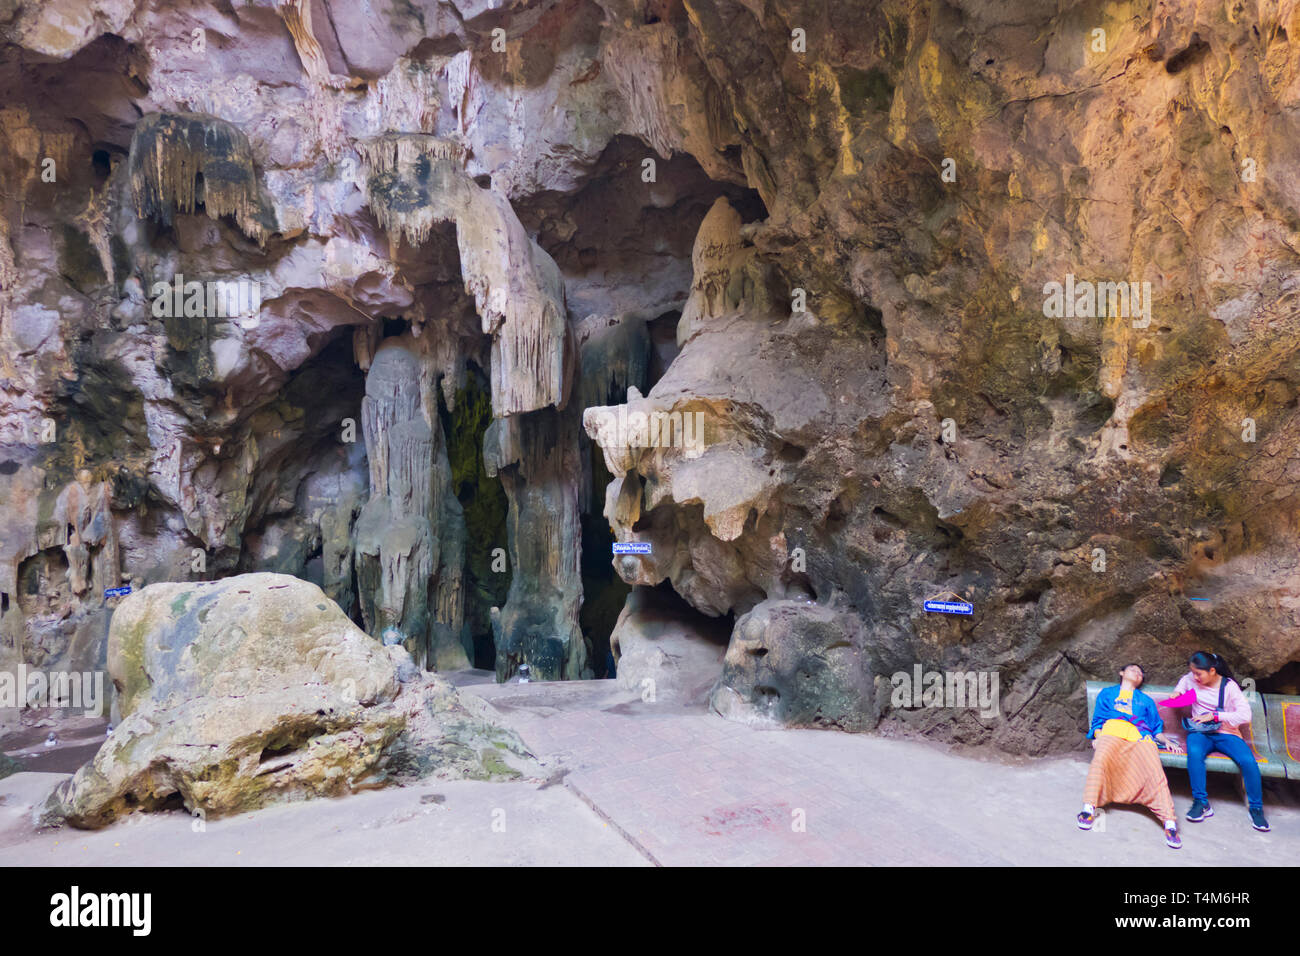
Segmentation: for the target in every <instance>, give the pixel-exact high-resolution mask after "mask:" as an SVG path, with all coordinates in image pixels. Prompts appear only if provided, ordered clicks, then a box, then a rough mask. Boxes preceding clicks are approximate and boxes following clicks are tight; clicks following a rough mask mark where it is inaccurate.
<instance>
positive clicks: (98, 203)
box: [73, 185, 116, 285]
mask: <svg viewBox="0 0 1300 956" xmlns="http://www.w3.org/2000/svg"><path fill="white" fill-rule="evenodd" d="M108 197H109V192H108V186H107V185H105V186H104V188H103V189H101V190H100V191H99V192H95V190H93V189H92V190H91V191H90V199H89V200H87V202H86V208H85V209H83V210H82V211H81V213H80V214H78V215H77V216H76V217H75V218H74V219H73V221H74V222H75V223H76V224H77V225H79V226H81V228H83V229H84V230H86V235H87V236H89V237H90V244H91V245H92V246H93V247H94V249H95V252H96V253H98V254H99V265H100V268H102V269H103V270H104V275H105V276H107V277H108V283H109V285H112V284H113V283H114V282H115V281H116V280H115V278H114V270H113V253H112V250H111V249H110V248H109V239H110V230H111V225H110V223H109V209H108V205H109V198H108Z"/></svg>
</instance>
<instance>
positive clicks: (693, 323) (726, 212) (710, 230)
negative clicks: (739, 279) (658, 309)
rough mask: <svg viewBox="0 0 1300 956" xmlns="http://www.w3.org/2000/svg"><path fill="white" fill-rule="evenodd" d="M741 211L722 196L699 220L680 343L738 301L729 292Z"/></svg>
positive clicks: (739, 247) (679, 334)
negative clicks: (693, 274) (689, 292)
mask: <svg viewBox="0 0 1300 956" xmlns="http://www.w3.org/2000/svg"><path fill="white" fill-rule="evenodd" d="M740 224H741V223H740V214H739V213H737V212H736V210H734V209H732V208H731V203H729V202H727V200H726V198H725V197H723V196H719V197H718V198H717V199H716V200H714V202H713V206H712V208H710V209H709V214H708V215H707V216H705V217H704V221H703V222H702V223H700V231H699V232H698V233H696V235H695V246H694V248H693V249H692V250H691V264H692V266H693V268H694V271H695V278H694V281H692V283H691V295H690V298H689V299H687V301H686V307H685V308H684V309H682V317H681V319H680V320H679V321H678V323H677V344H678V345H684V344H685V343H686V341H687V340H688V339H689V338H690V337H691V335H692V334H694V332H695V330H696V329H697V328H698V327H699V326H700V325H701V324H702V323H703V322H704V321H705V320H707V319H711V318H715V317H716V316H719V315H722V314H723V313H724V312H726V311H727V310H728V309H730V308H734V307H735V306H736V305H737V304H738V300H737V297H735V296H733V295H731V294H730V293H729V286H730V285H731V276H732V270H733V268H734V267H735V263H734V259H735V257H736V255H737V253H739V252H740V251H741V240H740Z"/></svg>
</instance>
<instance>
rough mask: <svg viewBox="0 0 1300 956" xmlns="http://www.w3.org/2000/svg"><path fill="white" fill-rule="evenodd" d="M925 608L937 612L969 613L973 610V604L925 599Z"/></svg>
mask: <svg viewBox="0 0 1300 956" xmlns="http://www.w3.org/2000/svg"><path fill="white" fill-rule="evenodd" d="M925 609H926V610H927V611H935V612H937V613H939V614H971V613H973V612H974V611H975V605H974V604H967V603H966V602H965V601H926V602H925Z"/></svg>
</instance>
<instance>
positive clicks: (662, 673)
mask: <svg viewBox="0 0 1300 956" xmlns="http://www.w3.org/2000/svg"><path fill="white" fill-rule="evenodd" d="M730 637H731V631H730V628H729V627H728V626H727V622H726V621H724V620H711V619H709V618H705V617H701V616H700V615H698V614H694V613H692V611H691V608H690V606H689V605H688V604H686V603H685V602H684V601H681V600H680V599H678V600H676V601H673V600H671V599H668V598H666V596H665V595H662V594H661V593H658V592H657V591H654V590H652V589H650V588H634V589H633V590H632V593H631V594H630V595H628V599H627V603H625V604H624V605H623V611H622V613H621V614H619V616H618V621H617V622H616V623H615V625H614V632H613V634H612V635H611V636H610V641H609V643H610V648H611V650H612V651H613V653H614V659H615V661H616V662H617V665H618V684H619V686H620V687H622V688H624V689H626V690H630V691H635V692H637V693H639V694H641V695H642V698H643V699H645V700H648V701H670V702H681V703H687V704H693V703H699V702H701V701H705V700H707V699H708V697H709V693H710V691H712V690H713V688H714V686H715V685H716V684H717V682H718V678H719V677H720V676H721V674H722V661H723V656H724V655H725V654H726V652H727V642H728V640H729V638H730Z"/></svg>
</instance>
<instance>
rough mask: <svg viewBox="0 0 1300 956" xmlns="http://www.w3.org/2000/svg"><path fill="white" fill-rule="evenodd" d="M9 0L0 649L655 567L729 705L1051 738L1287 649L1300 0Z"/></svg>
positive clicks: (573, 620)
mask: <svg viewBox="0 0 1300 956" xmlns="http://www.w3.org/2000/svg"><path fill="white" fill-rule="evenodd" d="M0 6H3V9H2V10H0V44H3V47H2V49H0V89H3V90H4V91H5V92H6V94H7V95H6V96H5V98H4V106H3V108H0V645H2V646H0V656H4V655H9V656H14V657H17V658H18V659H21V660H22V661H24V662H25V663H27V664H29V665H32V666H41V667H45V668H56V667H67V666H70V665H75V666H77V667H91V668H93V667H95V666H98V661H100V660H102V658H103V654H104V653H105V634H106V631H107V627H108V617H109V614H110V612H111V609H110V608H108V607H106V606H105V604H104V599H103V594H102V588H103V587H104V586H105V582H106V581H111V580H113V579H114V577H115V575H117V574H118V573H119V571H120V579H121V580H122V581H124V582H125V581H129V582H131V583H132V584H141V585H143V584H149V583H153V582H160V581H179V580H191V581H197V580H201V579H216V578H224V577H227V576H230V575H233V574H238V573H242V572H255V571H276V572H280V573H288V574H292V575H294V576H295V577H299V578H302V579H304V580H309V581H312V582H314V583H316V584H319V585H320V586H321V587H323V588H324V589H326V591H327V593H328V594H329V595H330V596H331V597H334V598H336V599H337V600H338V601H339V603H340V605H341V606H342V608H343V610H344V612H345V613H346V614H348V615H351V616H352V617H353V618H354V619H355V620H357V621H359V622H361V623H363V624H364V625H365V626H366V627H367V628H369V629H370V630H372V631H377V632H378V633H377V634H375V635H373V637H374V638H377V639H379V640H382V639H383V631H385V630H387V629H389V628H390V627H391V628H393V629H394V630H396V631H397V633H398V634H399V636H400V637H401V639H404V640H406V641H407V642H409V646H410V647H411V649H412V652H413V654H414V655H415V656H416V657H420V654H421V648H424V651H423V654H424V656H423V658H421V659H422V662H423V663H424V664H425V665H426V666H435V667H436V666H447V665H448V663H449V662H450V663H453V664H454V663H461V662H462V660H463V659H461V658H460V657H459V656H458V652H457V648H464V649H465V651H466V652H468V651H470V650H472V651H473V653H474V663H475V664H477V665H479V666H484V667H494V668H495V669H496V671H497V674H498V676H499V677H501V678H508V677H509V676H511V675H512V674H513V673H515V670H516V668H517V667H518V666H519V664H520V663H523V662H527V663H528V664H529V665H530V667H531V668H532V669H533V670H534V672H535V673H537V674H538V675H539V676H546V677H551V678H581V677H583V676H585V675H601V674H604V673H606V672H607V671H606V667H607V660H606V655H605V651H606V648H607V642H608V640H609V639H610V633H609V632H610V630H611V629H612V627H613V622H614V620H615V619H616V617H617V616H618V615H617V610H618V606H619V602H620V601H621V600H622V598H623V596H624V595H625V594H626V593H627V589H628V588H630V587H647V588H649V587H655V588H671V589H672V590H673V591H675V592H676V593H677V594H678V595H679V596H680V597H681V598H682V599H683V600H684V601H685V602H686V604H687V605H688V606H689V607H690V608H691V609H692V610H691V612H690V613H692V614H698V615H699V620H697V621H696V622H695V624H694V625H693V626H696V627H700V628H703V627H707V626H708V624H709V621H711V622H713V623H714V624H716V625H717V626H727V625H728V624H730V622H733V621H734V622H735V623H734V628H733V629H734V634H733V643H734V644H735V647H734V648H733V650H734V653H733V654H732V655H731V658H729V660H728V662H727V663H726V664H725V665H723V667H722V670H721V672H720V674H719V677H720V679H721V684H720V685H719V688H718V690H717V691H716V692H715V693H714V694H713V700H714V703H715V706H717V707H718V709H721V710H725V711H727V713H729V714H735V715H737V716H741V717H743V718H744V719H752V718H753V717H754V714H755V713H757V711H756V710H755V708H757V707H759V705H760V704H762V703H763V700H764V698H763V697H762V695H763V694H766V693H767V691H765V690H763V688H767V687H771V688H776V689H777V690H778V691H779V692H780V693H781V694H782V701H783V703H782V705H781V706H780V707H769V708H768V710H770V711H772V712H773V713H774V714H776V716H777V717H779V719H782V720H787V721H793V722H810V723H811V724H812V725H819V726H836V727H843V728H853V729H862V728H865V727H869V726H872V725H873V722H874V721H876V720H877V718H878V719H879V725H878V726H879V727H880V728H881V730H882V732H890V733H892V732H903V733H913V732H915V733H924V734H926V735H927V736H929V737H932V738H935V739H942V740H948V741H952V742H957V743H968V744H984V745H992V746H995V747H1000V748H1003V749H1005V750H1010V751H1015V752H1021V753H1045V752H1050V751H1058V750H1066V749H1070V748H1073V747H1075V746H1077V744H1078V741H1079V737H1080V730H1081V727H1082V725H1083V721H1084V705H1083V698H1082V692H1081V687H1082V684H1083V681H1084V680H1085V679H1087V678H1090V677H1097V676H1101V675H1106V674H1110V673H1111V672H1112V671H1113V667H1114V665H1115V664H1116V662H1118V661H1123V660H1131V659H1139V660H1142V661H1143V663H1144V664H1145V665H1148V673H1149V674H1150V676H1151V678H1152V679H1154V680H1167V679H1170V678H1173V677H1175V676H1177V674H1178V673H1179V672H1180V671H1181V669H1182V667H1183V665H1184V662H1185V659H1186V656H1187V653H1188V652H1189V651H1191V650H1193V649H1196V648H1198V647H1201V646H1206V647H1209V648H1211V649H1214V650H1217V651H1219V652H1221V653H1223V654H1224V655H1225V656H1226V657H1227V658H1228V659H1229V660H1231V661H1232V662H1233V664H1234V665H1236V669H1237V670H1238V671H1239V672H1240V673H1241V674H1242V675H1243V676H1249V677H1252V678H1254V679H1255V680H1256V682H1257V685H1258V687H1259V689H1261V690H1267V689H1269V688H1270V687H1274V686H1276V687H1282V686H1290V683H1291V682H1294V680H1295V672H1296V668H1297V667H1298V666H1300V663H1298V662H1300V609H1298V608H1297V604H1296V597H1297V592H1298V591H1300V578H1298V577H1297V570H1296V563H1295V561H1294V557H1293V555H1294V552H1295V544H1296V540H1297V538H1298V537H1300V523H1298V522H1297V520H1296V514H1297V509H1296V507H1295V501H1294V498H1295V495H1296V489H1297V478H1298V476H1300V471H1298V470H1297V466H1296V465H1295V464H1294V461H1293V456H1292V454H1291V452H1290V449H1291V448H1292V447H1293V446H1294V445H1295V444H1296V442H1295V440H1294V439H1295V438H1296V436H1297V435H1298V434H1300V403H1298V402H1297V396H1300V363H1297V361H1296V346H1295V343H1296V342H1297V341H1298V339H1297V336H1296V334H1295V333H1296V331H1297V326H1298V324H1300V320H1298V319H1297V311H1296V309H1295V308H1294V305H1295V288H1294V287H1295V252H1294V249H1295V248H1296V243H1297V239H1296V235H1295V234H1296V231H1297V225H1296V224H1297V222H1300V215H1297V207H1298V206H1300V183H1298V182H1297V180H1296V177H1295V176H1294V175H1293V174H1292V172H1291V171H1292V170H1293V168H1294V166H1295V161H1294V160H1295V157H1294V152H1295V149H1296V143H1297V142H1300V140H1298V139H1297V137H1296V136H1295V132H1296V129H1295V124H1296V121H1295V112H1296V111H1295V107H1296V104H1297V101H1298V100H1300V85H1298V84H1297V76H1300V50H1298V49H1297V46H1296V44H1297V42H1300V41H1298V40H1297V39H1296V38H1297V37H1300V9H1298V8H1297V6H1296V4H1295V3H1293V2H1291V0H1287V2H1284V3H1282V4H1274V5H1271V6H1270V5H1254V6H1251V5H1246V6H1245V7H1243V6H1241V5H1234V4H1228V5H1223V4H1220V5H1214V4H1206V3H1190V2H1189V3H1182V4H1171V3H1160V4H1156V5H1155V6H1153V7H1151V8H1150V9H1148V8H1146V7H1142V6H1135V5H1123V4H1121V5H1109V6H1096V5H1093V6H1087V5H1084V6H1064V7H1063V6H1061V5H1053V4H1043V3H1039V2H1034V0H1004V2H997V3H991V2H988V0H951V2H947V3H943V4H938V5H935V4H928V3H918V2H916V0H872V2H861V0H765V2H762V3H760V2H757V0H559V2H555V0H517V2H512V3H510V4H504V5H503V4H491V3H488V2H486V0H473V2H469V0H466V2H457V3H455V4H451V3H447V2H443V0H413V2H410V3H397V2H388V0H384V2H376V3H372V4H369V5H357V4H350V3H345V2H342V0H319V2H317V0H313V2H312V3H306V2H298V0H283V2H281V0H276V2H274V3H272V2H270V0H266V2H260V3H251V4H235V5H220V6H202V5H197V6H189V7H177V6H176V5H174V4H163V3H157V2H151V0H54V2H49V3H35V2H27V0H13V2H10V3H8V4H7V5H0ZM363 8H364V9H363ZM496 31H500V32H499V33H498V32H496ZM1099 34H1100V36H1101V37H1102V38H1103V42H1099V40H1098V36H1099ZM189 283H196V284H197V286H196V287H195V289H196V291H197V292H203V293H207V292H208V291H216V290H215V289H213V288H212V284H214V283H218V284H233V285H234V286H236V287H238V288H239V289H246V290H247V291H248V292H249V293H250V295H249V297H248V298H247V299H246V300H244V301H247V302H251V301H252V299H253V296H252V293H253V292H254V291H256V293H257V295H256V299H257V301H258V307H257V308H253V307H251V305H250V306H249V308H247V309H245V310H243V312H244V314H233V315H232V314H228V312H229V310H226V309H216V310H212V309H209V308H208V307H207V306H206V304H205V303H206V301H207V295H206V294H204V295H199V296H196V297H195V298H193V299H192V300H191V298H190V295H189V292H188V291H187V289H190V288H191V287H190V285H189ZM223 288H224V286H223ZM168 290H171V291H172V296H171V297H169V296H168V295H167V291H168ZM178 299H179V300H183V301H193V302H194V303H195V307H194V308H193V309H189V310H187V309H185V308H182V309H181V310H180V314H175V313H176V309H175V308H173V307H172V306H174V305H175V303H176V301H177V300H178ZM187 312H188V313H189V314H187ZM399 353H400V355H399ZM402 355H404V356H410V357H411V358H410V361H407V359H404V358H400V356H402ZM390 362H392V363H395V364H394V365H393V366H390V365H389V363H390ZM397 365H401V369H400V370H399V369H397V368H396V366H397ZM399 371H400V374H397V373H398V372H399ZM417 392H418V401H415V396H416V394H417ZM399 399H400V401H399ZM363 402H367V403H369V404H368V405H367V406H366V408H367V409H368V412H363ZM399 404H400V410H399V408H398V406H399ZM381 406H382V407H383V408H384V409H387V410H386V411H384V412H383V415H382V416H381V415H380V414H379V411H380V407H381ZM390 406H391V407H390ZM679 423H680V426H681V427H680V428H679V427H678V426H679ZM697 425H698V428H695V427H694V426H697ZM688 426H691V427H689V428H688ZM679 435H680V436H681V440H678V436H679ZM697 437H698V439H699V440H698V441H696V438H697ZM688 438H689V439H690V440H689V441H688ZM439 448H442V449H444V450H445V453H446V466H445V471H444V465H443V458H442V454H441V453H440V452H439V450H438V449H439ZM83 471H84V472H87V473H88V474H89V478H88V479H86V481H84V482H83V481H82V480H81V479H80V478H79V475H80V474H81V473H82V472H83ZM73 484H76V485H77V487H78V488H79V489H81V490H79V491H75V492H71V491H70V492H69V493H68V495H67V496H66V497H63V498H61V496H62V495H63V492H64V490H65V489H69V488H70V486H71V485H73ZM101 489H102V490H101ZM60 500H62V502H63V503H62V504H61V505H58V507H59V508H61V509H63V510H60V511H59V516H60V517H59V518H58V522H57V523H58V524H64V525H68V524H70V525H71V526H72V529H71V531H69V529H68V528H67V527H63V528H62V529H61V530H60V529H59V528H58V527H56V522H55V520H54V519H55V511H56V504H57V502H59V501H60ZM457 507H459V508H460V511H461V517H460V519H459V521H462V522H464V531H463V534H462V532H461V531H460V530H459V528H458V524H457V522H458V519H457V517H456V510H457ZM87 509H88V510H87ZM64 516H67V517H68V518H69V520H68V521H66V522H65V521H64V520H63V517H64ZM78 516H79V517H78ZM96 516H98V517H96ZM112 542H115V543H112ZM461 542H463V546H462V544H461ZM631 542H638V543H640V544H642V545H649V546H650V553H649V554H639V555H622V554H620V555H617V556H614V555H611V554H609V552H610V550H611V546H612V544H614V543H631ZM114 549H115V551H114ZM458 549H459V550H458ZM114 553H115V554H116V557H114ZM115 562H116V564H115ZM950 592H951V593H956V594H958V595H960V596H962V597H963V598H965V599H967V600H969V601H971V602H972V603H973V604H974V613H973V614H972V615H970V616H963V617H960V618H957V617H950V616H946V615H937V614H930V613H927V612H926V611H925V610H924V608H923V603H924V601H925V600H926V599H927V598H930V597H934V596H936V595H939V594H948V593H950ZM6 596H7V597H6ZM810 599H811V601H812V602H813V603H812V604H808V603H807V602H808V601H809V600H810ZM492 608H496V611H495V614H493V612H492V610H491V609H492ZM633 610H634V609H630V610H629V614H628V618H629V619H630V618H631V617H633ZM706 618H707V619H708V621H705V620H704V619H706ZM381 622H382V623H381ZM625 624H626V621H625ZM835 629H839V630H841V631H842V632H843V635H845V637H844V639H845V640H847V641H848V642H849V643H848V648H851V649H852V655H851V656H853V657H854V660H853V662H852V663H846V662H844V661H843V660H841V659H842V658H844V657H846V656H850V655H849V650H848V648H846V647H840V646H834V645H835V641H833V640H831V638H830V636H829V635H830V633H831V632H832V631H834V630H835ZM407 631H410V632H411V633H406V632H407ZM760 632H761V633H760ZM629 633H630V632H629ZM760 641H761V642H765V643H761V644H758V643H755V642H760ZM615 643H616V645H619V646H621V639H620V641H616V642H615ZM748 646H755V647H758V646H761V647H762V648H764V649H766V650H767V655H766V656H760V655H749V656H748V657H747V656H746V655H745V654H743V653H742V648H744V647H748ZM446 650H450V652H451V655H452V656H451V658H443V657H442V656H441V655H442V654H443V652H444V651H446ZM827 653H829V654H831V655H832V657H834V659H835V661H836V663H834V664H833V666H832V665H829V664H828V665H826V669H824V670H819V671H818V673H822V674H823V677H824V678H825V679H824V680H822V678H818V680H816V681H813V682H812V683H806V682H805V683H800V681H799V680H798V679H797V677H798V674H800V673H801V672H803V671H804V670H807V668H808V667H809V666H812V663H815V662H821V661H823V660H826V659H827V658H826V654H827ZM767 658H771V662H770V663H769V664H762V665H760V663H759V662H760V660H767ZM453 659H454V660H453ZM916 665H921V666H922V667H924V668H925V669H927V670H931V669H937V670H949V671H955V670H960V671H963V672H971V671H979V672H991V673H997V674H998V675H999V677H1000V686H1001V688H1002V693H1003V697H1004V699H1003V701H1002V707H1001V711H1000V712H1001V716H1000V717H998V718H997V719H992V720H990V719H985V718H983V717H980V716H978V715H973V714H972V713H970V712H967V711H959V710H956V709H954V708H939V709H924V708H923V709H908V708H896V707H893V706H892V704H891V703H890V702H889V700H888V699H887V695H882V694H880V693H879V692H877V691H876V690H875V686H876V685H877V684H880V682H882V681H887V680H888V679H889V677H890V675H892V674H894V673H895V672H898V671H904V672H908V671H910V670H911V668H912V667H914V666H916ZM817 666H818V667H819V668H820V667H821V666H822V665H821V664H820V663H818V664H817ZM764 668H766V670H765V669H764ZM817 688H821V690H817ZM855 693H856V694H858V695H859V696H858V699H857V700H856V701H851V700H849V697H851V696H852V695H853V694H855ZM818 694H822V695H824V699H822V700H821V701H820V703H819V702H818V701H816V700H815V699H814V698H816V697H817V695H818Z"/></svg>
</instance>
